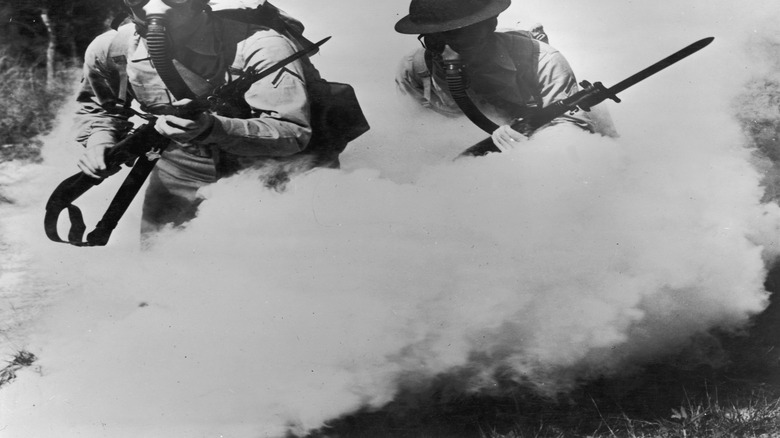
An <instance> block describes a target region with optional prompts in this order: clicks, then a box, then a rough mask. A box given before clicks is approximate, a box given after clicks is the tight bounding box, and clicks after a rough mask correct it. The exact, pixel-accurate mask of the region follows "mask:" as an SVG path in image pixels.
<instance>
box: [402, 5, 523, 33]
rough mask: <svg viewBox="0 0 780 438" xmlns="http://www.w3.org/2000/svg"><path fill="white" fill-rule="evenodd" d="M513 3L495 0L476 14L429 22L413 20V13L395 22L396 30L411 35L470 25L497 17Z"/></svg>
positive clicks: (445, 30) (444, 30)
mask: <svg viewBox="0 0 780 438" xmlns="http://www.w3.org/2000/svg"><path fill="white" fill-rule="evenodd" d="M511 3H512V2H511V0H494V1H493V2H492V3H490V4H489V5H488V6H486V7H485V8H484V9H482V10H480V11H478V12H477V13H475V14H472V15H469V16H468V17H463V18H458V19H455V20H449V21H438V22H428V23H422V22H415V21H412V17H411V15H407V16H405V17H404V18H402V19H400V20H398V23H396V24H395V31H396V32H398V33H404V34H409V35H419V34H427V33H438V32H447V31H448V30H455V29H460V28H461V27H466V26H470V25H472V24H475V23H479V22H480V21H484V20H487V19H488V18H492V17H495V16H496V15H498V14H500V13H502V12H504V11H505V10H506V9H507V8H508V7H509V5H510V4H511Z"/></svg>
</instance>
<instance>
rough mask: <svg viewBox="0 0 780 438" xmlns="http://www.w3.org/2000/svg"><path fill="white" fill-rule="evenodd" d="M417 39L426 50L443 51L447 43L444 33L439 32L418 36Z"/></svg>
mask: <svg viewBox="0 0 780 438" xmlns="http://www.w3.org/2000/svg"><path fill="white" fill-rule="evenodd" d="M417 39H418V40H419V41H420V44H422V46H423V47H424V48H425V49H426V50H430V51H431V52H433V53H441V52H443V51H444V46H445V45H446V44H447V42H446V41H444V38H442V35H441V34H437V33H431V34H423V35H420V36H418V37H417Z"/></svg>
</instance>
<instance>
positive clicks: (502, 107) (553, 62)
mask: <svg viewBox="0 0 780 438" xmlns="http://www.w3.org/2000/svg"><path fill="white" fill-rule="evenodd" d="M427 53H428V54H426V50H425V49H423V48H420V49H418V50H416V51H414V52H413V53H411V54H409V55H408V56H406V57H405V58H403V60H402V61H401V65H400V68H399V71H398V75H397V77H396V84H397V86H398V88H399V89H400V90H401V91H402V92H403V93H405V94H407V95H409V96H411V97H412V98H414V99H415V100H417V101H418V102H419V103H420V104H421V105H423V106H425V107H428V108H430V109H432V110H434V111H437V112H439V113H441V114H444V115H447V116H459V115H461V114H462V112H461V110H460V108H459V107H458V105H457V104H456V103H455V101H454V100H453V99H452V96H451V94H450V92H449V90H448V88H447V83H446V80H445V76H444V67H443V63H442V60H441V56H440V55H436V54H430V52H427ZM466 75H467V80H468V82H469V88H468V90H467V94H468V95H469V97H470V98H471V100H472V101H473V102H474V104H475V105H476V106H477V108H479V109H480V110H481V111H482V112H483V114H485V115H487V116H488V117H490V118H491V119H492V120H494V121H495V122H496V123H497V124H499V125H505V124H510V123H511V122H512V121H513V120H514V119H516V118H519V117H522V116H523V115H524V114H525V113H526V112H527V111H528V110H529V108H531V107H539V108H543V107H546V106H548V105H550V104H552V103H553V102H555V101H558V100H561V99H564V98H566V97H568V96H571V95H572V94H574V93H576V92H577V91H579V87H578V86H577V80H576V78H575V76H574V73H573V72H572V69H571V67H570V66H569V63H568V62H567V61H566V59H565V58H564V57H563V55H561V53H560V52H558V51H557V50H555V49H554V48H552V47H551V46H549V45H548V44H545V43H543V42H540V41H537V40H535V39H534V38H533V37H532V36H531V35H530V34H526V33H523V32H496V33H494V34H493V38H491V40H490V41H489V42H488V43H487V44H486V46H485V49H484V50H483V51H482V53H481V55H480V58H479V59H478V60H471V61H470V62H469V63H468V64H467V65H466ZM558 122H565V123H572V124H574V125H576V126H579V127H581V128H583V129H586V130H593V127H592V124H591V120H590V119H589V118H588V116H587V115H586V114H584V113H582V112H578V113H576V114H574V115H568V114H567V115H565V116H562V117H560V118H559V119H556V120H555V121H554V123H558Z"/></svg>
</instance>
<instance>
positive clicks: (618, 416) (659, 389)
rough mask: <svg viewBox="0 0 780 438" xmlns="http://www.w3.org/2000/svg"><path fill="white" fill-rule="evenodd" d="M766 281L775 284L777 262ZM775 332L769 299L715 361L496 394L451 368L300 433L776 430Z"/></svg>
mask: <svg viewBox="0 0 780 438" xmlns="http://www.w3.org/2000/svg"><path fill="white" fill-rule="evenodd" d="M766 288H767V290H769V291H771V292H775V291H780V267H775V268H774V269H773V270H772V271H771V272H770V274H769V276H768V279H767V281H766ZM779 335H780V299H775V300H774V301H773V302H772V303H771V304H770V306H769V308H768V309H766V310H765V311H764V312H763V313H762V314H761V315H760V316H759V317H757V318H756V319H755V320H754V322H753V326H752V327H751V328H750V330H749V332H748V333H746V334H743V335H739V336H736V335H726V334H722V333H721V334H715V336H716V338H717V339H718V341H719V342H720V345H721V347H722V349H723V350H724V352H725V354H726V355H727V357H728V358H729V363H728V365H726V366H724V367H721V368H713V367H710V366H706V365H702V366H699V367H695V368H689V367H682V366H678V365H675V364H677V363H679V362H677V361H675V358H674V357H668V358H658V359H657V361H656V362H655V363H653V364H647V365H646V366H645V367H644V368H643V369H642V370H641V371H638V372H634V373H631V374H625V375H622V376H610V377H603V378H601V379H596V380H592V381H588V382H582V383H581V385H580V386H579V387H578V388H577V389H576V390H574V391H573V392H571V393H568V394H561V395H560V397H558V398H549V397H542V396H539V395H537V394H536V393H535V392H533V391H532V390H529V389H528V388H527V387H524V386H523V384H521V383H517V382H511V381H510V382H503V383H502V384H501V385H500V387H501V392H500V393H495V392H494V393H492V394H466V393H463V392H461V393H459V392H458V391H452V388H451V386H452V382H453V381H456V382H457V376H455V378H454V379H449V381H448V380H446V379H445V380H442V381H441V382H439V383H436V382H434V384H433V385H432V387H431V388H430V389H429V390H426V391H420V390H419V388H414V389H413V390H412V391H409V392H407V393H404V392H403V391H402V392H401V393H400V394H398V395H397V396H396V397H395V400H394V401H393V402H391V403H389V404H388V405H386V406H384V407H382V408H381V409H375V410H369V409H364V410H362V411H360V412H356V413H353V414H351V415H347V416H344V417H342V418H338V419H335V420H333V421H331V422H329V424H328V425H327V426H326V427H323V428H321V429H319V430H317V431H314V432H312V433H310V434H309V435H307V438H365V437H370V438H391V437H392V438H461V437H462V438H569V437H592V438H710V437H712V438H721V437H723V438H725V437H746V438H747V437H750V438H780V336H779Z"/></svg>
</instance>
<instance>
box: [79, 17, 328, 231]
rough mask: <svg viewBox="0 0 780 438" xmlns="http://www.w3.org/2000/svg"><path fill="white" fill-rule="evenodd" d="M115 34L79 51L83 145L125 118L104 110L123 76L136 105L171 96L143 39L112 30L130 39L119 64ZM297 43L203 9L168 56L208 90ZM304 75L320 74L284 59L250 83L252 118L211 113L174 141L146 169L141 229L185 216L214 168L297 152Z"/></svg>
mask: <svg viewBox="0 0 780 438" xmlns="http://www.w3.org/2000/svg"><path fill="white" fill-rule="evenodd" d="M126 26H132V24H130V25H126ZM116 35H117V33H116V32H108V33H106V34H104V35H101V36H99V37H98V38H96V39H95V40H94V41H93V42H92V44H91V45H90V46H89V48H88V49H87V52H86V55H85V66H84V75H85V78H86V83H87V87H86V88H85V90H86V91H85V92H84V93H82V95H81V96H80V99H79V100H80V101H81V102H82V108H81V110H80V111H79V114H78V115H79V119H80V132H79V135H78V139H79V141H81V142H83V143H84V144H85V145H87V144H88V143H89V142H90V141H100V140H101V139H106V138H107V137H110V139H112V140H118V139H120V138H121V136H122V135H124V134H125V133H126V132H127V130H128V129H129V127H130V126H131V124H130V122H129V121H128V117H127V114H126V113H124V112H122V111H112V110H111V109H110V108H111V107H112V105H114V104H116V103H118V102H121V101H122V100H124V97H125V96H122V91H123V87H124V86H123V81H124V79H123V78H124V76H125V75H126V78H127V83H128V84H129V90H130V93H132V96H133V97H134V98H135V99H136V100H137V101H138V103H139V104H140V105H141V108H142V109H144V110H146V111H149V112H152V113H154V112H155V111H156V108H158V107H161V106H167V105H169V104H170V103H171V101H172V97H171V94H170V92H169V91H168V90H167V88H166V86H165V84H164V83H163V81H162V80H161V79H160V77H159V76H158V75H157V73H156V71H155V70H154V67H153V66H152V63H151V61H150V57H149V54H148V53H147V49H146V45H145V41H144V40H143V39H142V38H141V37H140V36H138V35H137V34H135V33H133V32H128V31H127V29H124V30H123V29H120V32H119V34H118V35H120V36H122V35H127V36H128V38H130V41H129V43H127V44H124V46H125V47H127V52H126V55H124V56H126V62H117V57H116V56H114V53H112V50H113V49H112V44H116V42H115V41H114V38H116ZM298 49H299V48H298V47H296V45H295V44H294V43H293V42H292V41H291V40H290V39H288V38H286V37H285V36H283V35H281V34H279V33H277V32H276V31H275V30H272V29H269V28H266V27H262V26H258V25H251V24H246V23H239V22H234V21H229V20H223V19H220V18H217V17H213V16H208V18H207V19H206V21H205V23H204V25H203V26H201V27H200V28H199V29H198V32H196V33H195V34H194V36H193V37H192V38H191V39H190V40H189V41H187V42H186V44H185V45H184V46H183V47H180V48H177V51H176V52H175V58H176V59H177V60H178V61H180V62H181V63H182V64H183V65H185V66H186V67H187V68H188V69H189V70H191V71H192V72H194V73H195V74H196V75H197V77H199V78H202V79H203V80H204V81H203V82H204V83H205V84H207V88H208V87H210V88H213V87H215V86H217V85H220V84H222V83H224V82H225V81H226V80H227V77H228V76H229V75H231V74H235V73H237V72H238V71H239V70H245V69H246V68H247V67H248V66H252V65H255V64H256V68H257V70H258V71H262V70H264V69H265V68H267V67H269V66H271V65H273V64H275V63H277V62H278V61H280V60H282V59H284V58H286V57H288V56H290V55H292V54H293V53H295V52H296V51H297V50H298ZM307 77H308V78H312V77H316V78H319V74H318V73H317V72H316V70H314V68H313V67H312V66H311V64H310V63H308V61H303V60H299V61H294V62H291V63H289V64H288V65H286V66H285V67H284V68H283V69H281V70H280V71H278V72H276V73H274V74H272V75H270V76H268V77H265V78H263V79H262V80H260V81H258V82H256V83H254V84H253V85H252V86H251V88H250V89H249V90H248V92H247V93H246V95H245V99H246V102H247V103H248V104H249V106H250V107H251V110H252V115H251V117H250V118H248V119H238V118H230V117H223V116H219V115H215V116H214V123H213V127H212V128H211V129H210V130H209V131H208V132H206V133H204V135H203V136H201V137H199V138H196V140H195V141H192V142H189V143H177V142H173V141H172V142H171V143H172V144H171V145H170V146H169V147H168V148H167V149H166V150H165V151H164V152H163V154H162V157H161V159H160V160H159V161H158V163H157V166H156V167H155V169H154V171H153V173H152V175H151V176H150V180H149V186H148V189H147V193H146V196H145V200H144V207H143V225H142V232H150V231H154V230H156V229H159V228H160V227H161V226H163V225H164V224H166V223H174V224H180V223H182V222H184V221H186V220H189V219H191V218H192V217H193V215H194V211H195V208H196V206H197V202H198V197H197V195H196V192H197V190H198V189H199V188H200V187H203V186H204V185H206V184H209V183H212V182H214V181H216V180H217V179H218V178H220V177H221V176H224V175H226V174H229V173H231V172H234V171H236V170H239V169H243V168H247V167H250V166H254V165H259V164H262V163H263V162H264V161H267V160H272V159H274V158H278V157H285V156H290V155H293V154H295V153H298V152H300V151H302V150H304V149H305V148H306V147H307V144H308V142H309V139H310V137H311V124H310V106H309V99H308V95H307V91H306V80H307ZM201 85H202V84H201ZM191 88H192V87H191ZM93 100H94V101H97V103H95V102H93Z"/></svg>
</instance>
